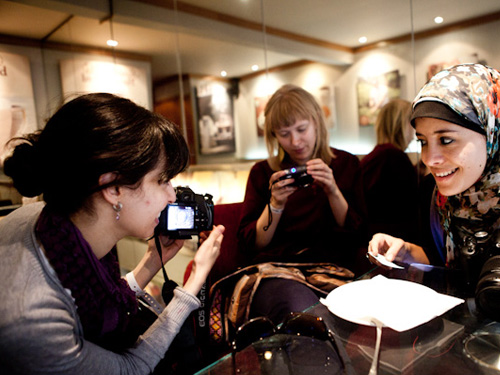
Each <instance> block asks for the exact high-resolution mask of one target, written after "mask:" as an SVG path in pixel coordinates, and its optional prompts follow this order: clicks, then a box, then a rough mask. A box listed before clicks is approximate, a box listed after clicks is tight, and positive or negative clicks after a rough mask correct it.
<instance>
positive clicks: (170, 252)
mask: <svg viewBox="0 0 500 375" xmlns="http://www.w3.org/2000/svg"><path fill="white" fill-rule="evenodd" d="M159 240H160V245H161V261H162V263H163V264H166V263H167V262H168V261H169V260H171V259H172V258H173V257H174V256H175V255H176V254H177V253H178V252H179V250H180V249H181V248H182V246H183V245H184V240H179V239H177V240H174V239H171V238H169V237H168V236H164V235H160V236H159ZM148 252H150V253H151V255H153V254H155V255H156V259H158V261H159V260H160V256H159V254H158V250H157V249H156V242H155V240H154V238H153V239H151V240H149V241H148ZM161 265H162V264H161V263H158V271H159V270H160V267H161Z"/></svg>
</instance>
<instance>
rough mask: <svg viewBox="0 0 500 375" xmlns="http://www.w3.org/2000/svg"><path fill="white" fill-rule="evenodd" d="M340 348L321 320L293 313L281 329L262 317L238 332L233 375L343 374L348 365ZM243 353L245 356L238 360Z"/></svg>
mask: <svg viewBox="0 0 500 375" xmlns="http://www.w3.org/2000/svg"><path fill="white" fill-rule="evenodd" d="M249 347H251V349H250V348H249ZM338 349H339V348H338V346H337V343H336V341H335V338H334V336H333V334H332V332H331V331H330V330H329V329H328V328H327V326H326V324H325V322H324V321H323V319H322V318H321V317H317V316H314V315H311V314H307V313H290V314H289V315H288V316H287V317H286V318H285V319H284V321H283V323H282V324H280V325H279V326H278V327H276V326H275V325H274V324H273V323H272V322H271V321H270V320H269V319H267V318H265V317H258V318H254V319H251V320H249V321H248V322H247V323H245V324H243V325H242V326H241V327H239V328H238V330H237V331H236V333H235V338H234V341H233V343H232V353H231V356H232V364H233V373H234V374H237V373H238V374H248V373H252V372H258V373H259V374H260V373H262V374H266V373H269V374H277V373H287V374H302V373H304V374H308V375H310V374H311V373H314V374H320V373H325V374H343V373H344V372H345V364H344V361H343V356H342V355H341V354H340V352H339V350H338ZM239 352H242V353H241V354H240V355H239V357H238V360H237V354H238V353H239ZM257 368H258V369H257ZM280 369H283V370H282V371H280ZM311 371H313V372H311Z"/></svg>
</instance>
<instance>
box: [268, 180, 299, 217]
mask: <svg viewBox="0 0 500 375" xmlns="http://www.w3.org/2000/svg"><path fill="white" fill-rule="evenodd" d="M285 175H286V172H285V171H278V172H275V173H273V174H272V175H271V178H270V179H269V190H271V205H272V206H273V207H274V208H277V209H283V208H285V204H286V201H287V200H288V197H289V196H290V195H292V194H293V193H294V192H295V190H297V187H294V186H289V185H290V184H292V183H293V182H294V179H293V178H288V179H285V180H281V181H278V179H279V178H280V177H283V176H285Z"/></svg>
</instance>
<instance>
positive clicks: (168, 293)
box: [154, 230, 178, 305]
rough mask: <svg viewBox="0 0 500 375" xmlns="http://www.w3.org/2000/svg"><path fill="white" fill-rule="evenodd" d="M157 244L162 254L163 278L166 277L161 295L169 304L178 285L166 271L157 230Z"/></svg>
mask: <svg viewBox="0 0 500 375" xmlns="http://www.w3.org/2000/svg"><path fill="white" fill-rule="evenodd" d="M154 237H155V244H156V250H157V251H158V255H160V261H161V269H162V271H163V278H164V279H165V283H164V284H163V288H162V289H161V296H162V297H163V301H164V302H165V305H168V304H169V302H170V301H171V300H172V298H173V297H174V289H175V288H176V287H177V286H178V285H177V283H176V282H175V281H173V280H170V279H169V278H168V276H167V271H165V265H164V264H163V259H162V256H161V244H160V235H159V234H158V233H157V232H156V230H155V235H154Z"/></svg>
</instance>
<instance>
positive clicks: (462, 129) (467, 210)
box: [369, 64, 500, 288]
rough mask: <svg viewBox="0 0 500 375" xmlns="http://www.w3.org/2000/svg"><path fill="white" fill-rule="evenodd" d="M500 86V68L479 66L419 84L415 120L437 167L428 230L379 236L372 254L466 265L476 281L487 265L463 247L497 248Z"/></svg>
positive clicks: (426, 211)
mask: <svg viewBox="0 0 500 375" xmlns="http://www.w3.org/2000/svg"><path fill="white" fill-rule="evenodd" d="M499 92H500V74H499V72H498V71H497V70H495V69H492V68H490V67H487V66H483V65H480V64H463V65H456V66H454V67H451V68H449V69H445V70H443V71H441V72H440V73H438V74H436V75H435V76H434V77H432V79H431V80H430V81H429V82H428V83H427V84H426V85H425V86H424V87H423V88H422V89H421V90H420V92H419V94H418V95H417V97H416V98H415V101H414V102H413V113H412V117H411V122H412V125H413V126H414V127H415V129H416V135H417V138H418V140H419V142H420V143H421V145H422V161H423V162H424V164H425V165H426V166H427V168H428V169H429V170H430V173H431V174H430V175H429V178H428V179H427V180H426V181H424V182H423V184H424V187H426V191H427V194H426V195H424V196H425V198H424V199H422V201H423V202H424V205H423V206H422V215H421V221H422V228H423V229H424V231H423V232H422V234H421V236H420V237H419V238H420V239H421V241H419V242H418V243H412V242H407V241H405V239H401V238H396V237H393V236H389V235H387V234H382V233H379V234H376V235H375V236H374V237H373V238H372V240H371V241H370V243H369V251H370V252H371V253H372V254H374V255H377V254H383V255H384V256H385V257H386V258H387V259H388V260H390V261H392V260H395V259H396V260H400V261H402V262H406V263H412V262H417V263H427V264H429V263H430V264H434V265H445V266H446V267H448V268H452V269H462V270H463V271H466V270H467V269H468V268H469V267H470V269H469V270H468V271H466V273H465V274H464V277H465V280H464V281H465V282H466V284H467V283H469V284H470V285H469V286H471V287H472V288H474V287H475V284H474V283H475V281H476V280H477V279H478V277H479V273H480V268H481V266H482V264H479V266H478V267H475V266H473V264H472V261H471V259H473V258H469V260H468V259H467V258H466V257H464V256H463V255H462V251H461V250H462V249H463V248H464V245H465V244H467V245H474V244H475V243H476V242H477V241H479V242H484V243H485V244H486V245H485V248H486V249H487V251H485V252H484V254H483V255H486V254H488V252H489V251H490V250H492V249H495V245H494V243H495V239H496V238H497V236H498V228H499V227H500V220H499V219H500V203H499V202H500V197H499V188H500V171H499V169H500V152H499V135H500V103H499V100H498V94H499ZM408 199H411V197H408ZM478 234H480V236H478ZM496 241H498V240H496ZM479 259H480V258H477V259H476V260H475V261H477V260H479ZM483 261H485V259H483ZM474 267H475V268H474ZM469 271H470V272H469ZM465 288H468V286H467V285H465Z"/></svg>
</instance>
